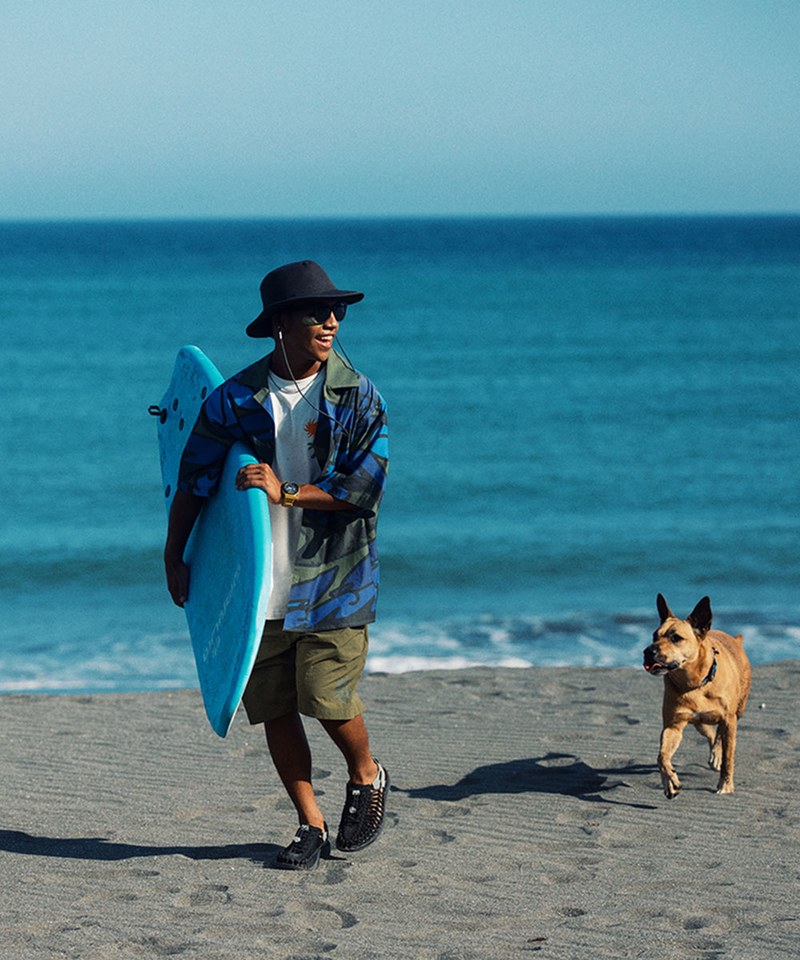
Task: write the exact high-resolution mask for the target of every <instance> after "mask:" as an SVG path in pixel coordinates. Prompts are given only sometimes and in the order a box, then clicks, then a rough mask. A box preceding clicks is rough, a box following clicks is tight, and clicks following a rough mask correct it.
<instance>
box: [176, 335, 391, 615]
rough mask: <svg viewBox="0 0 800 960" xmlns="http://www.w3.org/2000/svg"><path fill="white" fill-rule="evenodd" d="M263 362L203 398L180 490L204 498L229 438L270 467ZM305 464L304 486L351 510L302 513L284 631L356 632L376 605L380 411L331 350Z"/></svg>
mask: <svg viewBox="0 0 800 960" xmlns="http://www.w3.org/2000/svg"><path fill="white" fill-rule="evenodd" d="M270 357H271V354H270V355H268V356H266V357H263V358H262V359H261V360H258V361H256V363H254V364H252V366H250V367H247V369H246V370H243V371H241V373H237V374H236V375H235V376H233V377H231V378H230V379H229V380H226V381H225V382H224V383H222V384H220V386H219V387H217V388H216V390H214V391H213V392H212V393H211V394H209V396H208V397H207V398H206V400H205V402H204V404H203V407H202V408H201V410H200V415H199V416H198V418H197V423H196V424H195V426H194V429H193V430H192V433H191V435H190V437H189V439H188V441H187V443H186V448H185V450H184V452H183V457H182V459H181V466H180V472H179V476H178V487H179V489H181V490H183V491H184V492H186V493H190V494H194V495H195V496H199V497H208V496H212V495H213V493H214V491H215V490H216V488H217V485H218V483H219V478H220V475H221V473H222V468H223V465H224V462H225V457H226V455H227V453H228V449H229V448H230V446H231V445H232V444H233V442H234V441H236V440H240V441H241V442H242V443H245V444H246V445H247V446H249V447H250V448H251V450H252V451H253V453H254V455H255V456H256V458H257V459H258V460H259V461H261V462H262V463H268V464H270V465H272V463H273V460H274V455H275V424H274V421H273V419H272V414H271V409H270V403H269V388H268V386H267V375H268V372H269V363H270ZM313 457H314V461H315V463H316V465H317V467H318V471H319V472H318V476H317V477H316V478H315V479H314V480H312V483H314V484H315V485H316V486H317V487H319V488H320V489H321V490H324V491H325V492H326V493H329V494H330V495H331V496H332V497H335V498H336V499H337V500H345V501H347V502H348V503H351V504H353V506H354V507H356V509H355V510H340V511H326V510H309V509H304V510H303V520H302V529H301V534H300V542H299V545H298V550H297V556H296V559H295V564H294V571H293V575H292V586H291V591H290V594H289V606H288V610H287V613H286V618H285V620H284V626H285V629H287V630H293V631H303V630H315V631H316V630H336V629H339V628H340V627H356V626H363V625H364V624H367V623H372V621H373V620H374V619H375V610H376V605H377V599H378V582H379V571H378V555H377V550H376V544H375V537H376V533H377V522H378V507H379V505H380V502H381V498H382V496H383V491H384V488H385V485H386V474H387V469H388V464H389V461H388V436H387V427H386V406H385V404H384V401H383V398H382V397H381V395H380V394H379V393H378V391H377V390H376V389H375V387H374V386H373V384H372V383H371V382H370V381H369V380H368V379H367V378H366V377H365V376H363V375H362V374H360V373H358V372H357V371H355V370H353V369H352V368H351V367H350V366H349V365H348V364H346V363H345V362H344V360H343V359H342V358H341V357H340V356H339V355H338V354H337V353H335V352H332V353H331V354H330V357H329V358H328V361H327V363H326V364H325V382H324V385H323V388H322V405H321V416H320V418H319V424H318V427H317V431H316V435H315V436H314V452H313ZM281 479H285V478H281Z"/></svg>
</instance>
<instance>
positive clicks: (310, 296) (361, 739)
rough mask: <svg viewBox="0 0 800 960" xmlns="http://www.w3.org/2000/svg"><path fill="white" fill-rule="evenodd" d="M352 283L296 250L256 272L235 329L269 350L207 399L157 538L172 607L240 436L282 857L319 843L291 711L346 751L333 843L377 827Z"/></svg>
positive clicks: (306, 763) (369, 518)
mask: <svg viewBox="0 0 800 960" xmlns="http://www.w3.org/2000/svg"><path fill="white" fill-rule="evenodd" d="M363 297H364V295H363V294H362V293H359V292H358V291H355V290H339V289H337V288H336V287H335V286H334V284H333V282H332V281H331V279H330V277H328V275H327V274H326V273H325V271H324V270H323V269H322V267H320V266H319V265H318V264H316V263H313V262H312V261H308V260H304V261H302V262H300V263H290V264H287V265H285V266H283V267H279V268H278V269H277V270H273V271H272V272H271V273H269V274H267V276H266V277H265V278H264V280H263V281H262V283H261V299H262V304H263V310H262V312H261V313H260V314H259V316H258V317H256V319H255V320H254V321H253V322H252V323H251V324H250V325H249V326H248V327H247V333H248V334H249V335H250V336H251V337H270V336H271V337H273V338H274V339H275V342H276V349H275V351H274V352H273V353H271V354H269V355H267V356H266V357H264V358H263V359H261V360H258V361H257V362H256V363H254V364H253V365H252V366H250V367H248V368H247V369H246V370H243V371H242V372H241V373H238V374H236V375H235V376H234V377H231V378H230V379H229V380H227V381H226V382H225V383H223V384H222V385H221V386H220V387H218V388H217V389H216V390H215V391H213V393H211V394H210V395H209V397H208V398H207V399H206V401H205V403H204V404H203V407H202V410H201V412H200V415H199V417H198V420H197V424H196V425H195V427H194V430H193V431H192V434H191V436H190V437H189V440H188V442H187V444H186V449H185V451H184V453H183V458H182V460H181V468H180V474H179V480H178V491H177V492H176V495H175V499H174V501H173V506H172V509H171V511H170V518H169V529H168V533H167V543H166V547H165V551H164V561H165V566H166V572H167V583H168V586H169V591H170V594H171V595H172V598H173V600H174V601H175V603H177V604H178V605H179V606H183V604H184V602H185V601H186V599H187V597H188V591H189V590H190V589H191V583H190V571H189V570H188V569H187V567H186V565H185V564H184V562H183V552H184V548H185V546H186V542H187V540H188V538H189V534H190V533H191V530H192V527H193V525H194V522H195V520H196V519H197V517H198V515H199V513H200V510H201V509H202V506H203V503H204V502H205V498H206V497H208V496H211V495H213V493H214V490H215V488H216V485H217V483H218V482H219V476H220V473H221V471H222V466H223V463H224V460H225V456H226V454H227V451H228V449H229V447H230V445H231V444H232V443H233V442H234V441H235V440H241V441H243V442H245V443H247V444H248V445H249V446H250V448H251V449H252V450H253V452H254V454H255V456H256V458H257V459H258V460H259V461H260V462H259V463H257V464H251V465H249V466H247V467H244V468H243V469H242V470H240V471H239V474H238V476H237V478H236V486H237V488H238V489H240V490H247V489H249V488H251V487H257V488H259V489H261V490H264V492H265V493H266V496H267V498H268V500H269V510H270V520H271V524H272V535H273V565H272V583H271V591H270V599H269V606H268V610H267V623H266V625H265V628H264V634H263V637H262V641H261V646H260V649H259V652H258V655H257V658H256V663H255V666H254V668H253V673H252V675H251V677H250V680H249V682H248V685H247V689H246V690H245V694H244V697H243V702H244V706H245V709H246V711H247V715H248V718H249V720H250V722H251V723H263V724H264V727H265V730H266V736H267V743H268V745H269V750H270V754H271V756H272V759H273V762H274V764H275V767H276V770H277V771H278V774H279V776H280V778H281V780H282V782H283V784H284V786H285V788H286V791H287V792H288V794H289V797H290V798H291V800H292V802H293V803H294V806H295V808H296V810H297V814H298V819H299V821H300V827H299V829H298V831H297V833H296V835H295V837H294V839H293V840H292V842H291V843H290V844H289V846H288V847H286V849H285V850H283V851H282V852H281V853H280V855H279V856H278V865H279V866H281V867H283V868H286V869H295V870H310V869H313V868H314V867H316V866H317V864H318V862H319V859H320V856H321V855H325V854H327V852H328V851H329V849H330V844H329V841H328V828H327V825H326V823H325V819H324V816H323V814H322V811H321V810H320V808H319V806H318V804H317V801H316V797H315V794H314V789H313V786H312V783H311V752H310V748H309V744H308V741H307V739H306V735H305V730H304V727H303V721H302V720H301V716H300V715H301V714H303V715H305V716H309V717H314V718H316V719H318V720H319V722H320V723H321V724H322V726H323V727H324V729H325V730H326V732H327V733H328V735H329V736H330V737H331V739H332V740H333V741H334V743H335V744H336V746H337V747H338V748H339V750H340V751H341V752H342V755H343V756H344V759H345V761H346V763H347V768H348V773H349V782H348V785H347V793H346V799H345V805H344V810H343V813H342V818H341V823H340V825H339V831H338V835H337V839H336V845H337V847H338V848H339V849H340V850H345V851H354V850H360V849H362V848H363V847H365V846H367V845H368V844H370V843H372V841H373V840H375V838H376V837H377V835H378V833H379V831H380V829H381V827H382V825H383V819H384V811H385V804H386V794H387V792H388V787H389V779H388V776H387V774H386V771H385V769H384V768H383V766H382V765H381V764H380V763H379V762H378V761H377V760H375V759H374V758H373V756H372V753H371V751H370V746H369V737H368V734H367V729H366V726H365V724H364V720H363V717H362V712H363V709H364V707H363V703H362V702H361V700H360V698H359V697H358V695H357V693H356V687H357V685H358V682H359V680H360V678H361V674H362V672H363V668H364V663H365V660H366V654H367V624H369V623H371V622H372V621H373V620H374V619H375V606H376V602H377V592H378V559H377V554H376V549H375V535H376V529H377V514H378V507H379V504H380V501H381V497H382V494H383V490H384V486H385V482H386V471H387V467H388V459H387V455H388V447H387V433H386V409H385V405H384V402H383V399H382V398H381V396H380V394H379V393H378V391H377V390H376V389H375V387H374V386H373V385H372V383H370V381H369V380H368V379H367V378H366V377H364V376H363V375H362V374H360V373H357V372H356V371H355V370H353V368H352V367H351V366H350V364H349V363H346V362H345V361H344V360H343V358H342V357H341V356H340V355H339V354H338V353H336V352H335V351H334V349H333V345H334V340H335V337H336V334H337V331H338V329H339V324H340V323H341V321H342V319H343V318H344V315H345V312H346V309H347V306H348V305H349V304H353V303H357V302H358V301H360V300H362V299H363Z"/></svg>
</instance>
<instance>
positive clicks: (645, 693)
mask: <svg viewBox="0 0 800 960" xmlns="http://www.w3.org/2000/svg"><path fill="white" fill-rule="evenodd" d="M661 686H662V684H661V682H660V681H658V680H655V679H653V678H652V677H649V676H648V675H646V674H645V673H644V672H643V671H637V670H635V669H632V668H631V669H586V668H584V669H566V668H563V669H562V668H544V669H525V670H503V669H484V668H478V669H472V670H463V671H451V672H432V673H411V674H401V675H394V676H385V675H371V676H367V677H366V678H365V679H364V682H363V685H362V693H363V696H364V699H365V700H366V703H367V709H368V712H367V720H368V725H369V729H370V735H371V738H372V742H373V748H374V750H375V753H376V755H377V756H378V757H380V759H381V760H382V761H383V762H384V763H385V764H386V766H387V768H388V769H389V771H390V774H391V776H392V780H393V789H392V792H391V795H390V799H389V807H388V811H389V812H388V817H387V825H386V828H385V831H384V833H383V835H382V836H381V838H380V839H379V840H378V841H377V842H376V843H375V844H374V845H373V846H372V847H370V848H368V849H366V850H364V851H362V852H361V853H358V854H352V855H343V854H340V853H337V852H336V851H335V850H334V852H333V854H332V857H331V859H329V860H326V861H323V862H322V863H321V864H320V867H319V869H318V870H317V871H315V872H314V873H311V874H297V873H292V872H284V871H278V870H275V869H273V867H272V861H273V858H274V856H275V854H276V853H277V852H278V850H279V849H280V848H281V847H282V846H284V845H285V844H286V843H287V842H288V841H289V839H290V838H291V836H292V834H293V832H294V827H295V823H294V813H293V811H292V810H291V809H290V807H289V804H288V801H287V800H286V799H285V798H284V793H283V790H282V788H281V786H280V784H279V782H278V780H277V777H276V775H275V773H274V771H273V769H272V767H271V763H270V761H269V758H268V755H267V753H266V749H265V746H264V743H263V731H262V730H260V729H259V728H251V727H249V726H248V724H247V722H246V720H245V719H244V717H243V716H242V714H241V712H240V714H239V715H238V716H237V718H236V720H235V722H234V726H233V729H232V730H231V732H230V734H229V735H228V738H227V739H226V740H220V739H219V738H218V737H216V736H215V734H214V733H213V732H212V731H211V729H210V727H209V726H208V724H207V722H206V720H205V716H204V713H203V709H202V705H201V703H200V698H199V694H198V693H197V692H196V691H181V692H170V693H146V694H124V695H123V694H121V695H96V696H40V695H6V696H2V697H0V717H1V719H2V724H1V726H0V730H2V760H0V764H1V770H2V776H1V777H0V783H2V788H1V789H2V794H1V795H2V805H3V821H2V825H1V827H2V828H1V829H0V870H2V877H3V903H4V906H3V911H2V918H1V919H0V955H2V956H3V957H8V958H9V960H44V958H47V960H58V958H64V957H70V958H73V957H74V958H78V957H80V958H81V960H112V958H113V960H120V958H122V960H125V958H149V957H171V956H176V957H181V958H187V960H188V958H203V960H222V958H236V960H250V958H273V957H276V958H287V960H288V958H312V957H313V958H317V957H318V958H346V960H351V958H352V960H358V958H365V960H366V958H373V957H384V958H385V957H391V958H395V957H396V958H420V960H423V958H424V960H434V958H436V960H445V958H446V960H456V958H465V960H467V958H470V960H471V958H490V957H491V958H514V957H527V956H532V955H538V956H540V957H542V958H553V960H555V958H558V960H562V958H563V960H568V958H569V960H576V958H577V960H579V958H584V957H586V958H589V957H593V958H594V957H612V958H623V957H636V958H647V960H661V958H664V960H666V958H670V960H671V958H681V960H686V958H712V957H713V958H773V957H795V956H796V955H797V953H798V950H799V949H800V921H799V920H798V916H799V915H800V907H799V906H798V896H797V894H798V877H799V876H800V855H799V854H800V850H799V849H798V847H799V844H798V837H800V829H799V828H800V804H799V803H798V786H800V731H798V728H797V719H798V711H797V706H796V703H797V690H798V687H799V686H800V662H794V661H792V662H787V663H780V664H772V665H769V666H761V667H757V668H756V669H755V671H754V682H753V692H752V695H751V700H750V704H749V706H748V708H747V711H746V713H745V716H744V719H743V721H742V723H741V725H740V735H739V742H738V751H737V765H736V793H735V794H734V795H733V796H716V795H715V794H714V792H713V790H714V787H715V785H716V774H715V773H713V772H712V771H711V770H709V769H708V768H707V767H706V755H707V748H706V745H705V742H704V741H703V740H702V739H701V738H700V736H699V735H698V734H697V733H696V732H695V731H694V730H689V731H688V732H687V735H686V737H685V738H684V742H683V744H682V746H681V748H680V750H679V751H678V754H677V757H676V767H677V769H678V772H679V774H680V776H681V777H682V780H683V784H684V788H683V791H682V793H681V794H680V796H679V797H678V798H677V799H675V800H673V801H668V800H667V799H666V798H665V797H664V795H663V793H662V792H661V786H660V781H659V776H658V773H657V770H656V767H655V758H656V754H657V749H658V738H659V731H660V720H659V718H660V701H661ZM309 733H310V737H311V742H312V747H313V749H314V753H315V773H316V783H317V787H318V789H319V792H320V793H321V794H322V795H323V796H322V803H323V806H324V809H325V810H326V813H327V816H328V817H329V822H330V823H331V828H332V831H333V832H334V834H335V831H336V825H337V824H338V819H339V814H340V811H341V806H342V802H343V797H344V784H345V779H346V776H345V773H344V770H343V765H342V763H341V760H340V758H339V756H338V754H337V752H336V750H335V748H334V747H333V746H332V745H331V744H330V743H329V742H328V740H327V738H326V737H325V735H324V734H323V732H322V730H321V729H319V728H318V727H316V725H314V724H313V723H312V724H311V725H310V726H309Z"/></svg>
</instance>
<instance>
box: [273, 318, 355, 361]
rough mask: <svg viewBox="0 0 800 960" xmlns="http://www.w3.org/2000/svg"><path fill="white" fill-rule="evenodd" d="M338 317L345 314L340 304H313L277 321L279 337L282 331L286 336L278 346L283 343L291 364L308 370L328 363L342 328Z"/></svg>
mask: <svg viewBox="0 0 800 960" xmlns="http://www.w3.org/2000/svg"><path fill="white" fill-rule="evenodd" d="M334 311H335V312H334ZM337 315H339V316H342V315H343V312H342V311H341V309H340V305H339V304H334V303H329V304H321V305H320V304H313V305H311V306H307V307H299V308H298V309H297V310H293V311H292V312H291V313H287V314H284V315H283V316H282V317H280V318H278V319H277V321H276V324H275V326H276V334H277V330H278V329H280V330H281V332H282V333H283V338H282V341H281V340H278V343H279V344H280V343H281V342H282V344H283V347H284V349H285V350H286V354H287V356H288V357H289V361H290V363H292V364H297V366H298V367H304V368H307V367H308V366H309V365H312V364H321V363H325V361H326V360H327V359H328V357H329V356H330V352H331V350H332V349H333V341H334V339H335V337H336V333H337V331H338V329H339V321H338V320H337V319H336V316H337Z"/></svg>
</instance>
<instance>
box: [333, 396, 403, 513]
mask: <svg viewBox="0 0 800 960" xmlns="http://www.w3.org/2000/svg"><path fill="white" fill-rule="evenodd" d="M352 433H353V435H352V436H351V437H350V438H349V440H348V441H347V442H345V443H343V444H342V449H341V450H340V452H339V454H338V455H337V456H336V458H335V461H334V465H333V467H332V469H330V470H328V471H327V472H326V473H325V474H324V475H323V476H322V477H321V478H320V479H319V480H318V481H317V482H316V486H317V487H319V489H320V490H324V491H325V492H326V493H329V494H330V495H331V496H332V497H334V498H335V499H336V500H343V501H345V502H347V503H350V504H352V505H353V506H354V507H357V508H358V509H359V510H361V511H363V512H364V513H367V514H375V513H377V512H378V507H379V505H380V502H381V499H382V498H383V492H384V489H385V487H386V478H387V474H388V469H389V437H388V430H387V415H386V404H385V403H384V401H383V398H382V397H381V395H380V394H379V393H378V391H377V390H376V389H375V388H374V387H373V386H372V384H369V388H368V389H367V390H366V391H362V392H361V393H360V395H359V403H358V408H357V411H356V416H355V417H354V419H353V428H352Z"/></svg>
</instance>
